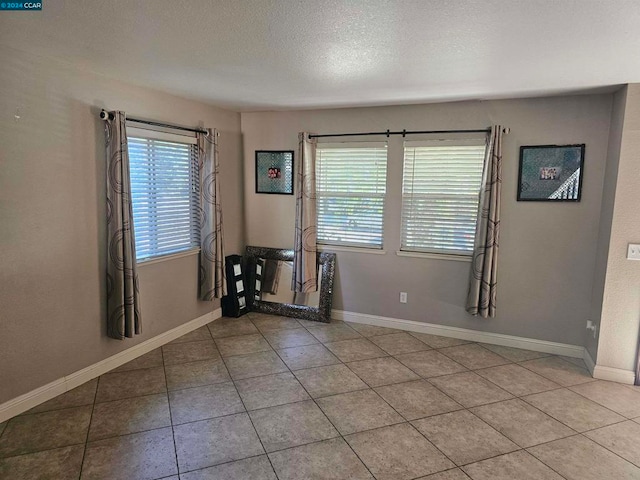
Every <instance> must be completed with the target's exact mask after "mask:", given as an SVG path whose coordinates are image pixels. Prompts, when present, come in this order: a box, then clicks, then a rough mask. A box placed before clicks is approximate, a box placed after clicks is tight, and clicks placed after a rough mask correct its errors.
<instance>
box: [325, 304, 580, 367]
mask: <svg viewBox="0 0 640 480" xmlns="http://www.w3.org/2000/svg"><path fill="white" fill-rule="evenodd" d="M331 318H335V319H336V320H344V321H347V322H354V323H366V324H367V325H376V326H378V327H388V328H397V329H399V330H408V331H411V332H419V333H429V334H431V335H441V336H444V337H452V338H459V339H461V340H469V341H472V342H481V343H489V344H493V345H502V346H504V347H515V348H523V349H525V350H533V351H536V352H544V353H551V354H554V355H564V356H566V357H574V358H583V356H584V351H585V349H584V347H582V346H579V345H569V344H566V343H556V342H547V341H545V340H536V339H534V338H525V337H515V336H512V335H503V334H500V333H491V332H480V331H477V330H469V329H467V328H458V327H449V326H446V325H436V324H433V323H423V322H416V321H413V320H404V319H401V318H390V317H379V316H377V315H369V314H366V313H355V312H346V311H343V310H332V312H331Z"/></svg>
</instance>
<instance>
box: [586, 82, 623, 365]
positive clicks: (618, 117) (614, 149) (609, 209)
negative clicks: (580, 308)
mask: <svg viewBox="0 0 640 480" xmlns="http://www.w3.org/2000/svg"><path fill="white" fill-rule="evenodd" d="M626 102H627V87H626V86H625V87H623V88H621V89H620V90H618V91H617V92H616V93H615V94H614V96H613V105H612V109H611V128H610V130H609V147H608V151H607V166H606V169H605V177H604V187H603V192H602V208H601V213H600V229H599V231H598V249H597V252H596V268H595V272H594V277H593V295H592V299H591V315H590V317H589V319H590V320H593V321H594V322H595V323H596V325H597V326H598V327H597V329H596V335H595V337H594V335H593V333H591V332H587V334H586V337H585V347H586V349H587V351H588V352H589V355H591V358H592V359H593V361H596V360H597V355H598V336H599V334H600V316H601V315H602V301H603V297H604V286H605V280H606V274H607V261H608V259H609V239H610V236H611V221H612V219H613V207H614V202H615V196H616V182H617V181H618V164H619V161H620V145H621V142H622V131H623V127H624V112H625V106H626Z"/></svg>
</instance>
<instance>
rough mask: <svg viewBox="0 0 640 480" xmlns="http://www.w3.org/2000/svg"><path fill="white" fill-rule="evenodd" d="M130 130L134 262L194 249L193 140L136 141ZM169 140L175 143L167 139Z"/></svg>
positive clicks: (196, 205) (196, 243)
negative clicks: (134, 242) (135, 259)
mask: <svg viewBox="0 0 640 480" xmlns="http://www.w3.org/2000/svg"><path fill="white" fill-rule="evenodd" d="M133 130H134V129H129V134H130V136H128V137H127V140H128V142H129V163H130V171H131V195H132V200H133V223H134V228H135V241H136V258H137V260H138V261H140V260H146V259H150V258H152V257H158V256H162V255H168V254H171V253H177V252H180V251H185V250H190V249H194V248H198V247H199V245H200V225H199V214H198V209H199V201H200V200H199V196H200V195H199V181H198V161H197V151H196V146H195V145H194V143H195V138H194V139H190V138H189V137H186V136H185V137H184V140H179V141H174V140H171V141H169V140H166V138H167V137H168V136H167V135H164V134H163V135H157V132H153V131H149V132H148V133H144V131H142V132H143V133H142V134H141V135H140V136H139V135H137V134H131V131H133ZM135 131H136V133H137V131H138V130H135ZM143 135H144V136H143ZM151 136H153V138H149V137H151ZM173 137H178V138H180V137H179V136H177V135H171V136H169V138H173ZM191 140H193V142H191Z"/></svg>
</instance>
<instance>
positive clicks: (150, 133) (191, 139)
mask: <svg viewBox="0 0 640 480" xmlns="http://www.w3.org/2000/svg"><path fill="white" fill-rule="evenodd" d="M131 138H136V139H144V140H151V141H160V142H169V143H176V144H182V145H189V146H190V150H191V151H190V159H191V162H193V163H192V164H191V165H190V170H189V183H190V187H191V193H190V195H189V200H190V204H189V227H188V228H189V243H190V245H189V246H188V247H187V246H184V247H179V248H177V249H176V250H172V251H168V252H165V253H159V254H151V255H147V256H144V257H142V256H140V254H139V250H138V245H136V263H137V264H138V265H150V264H153V263H157V262H162V261H165V260H170V259H175V258H181V257H186V256H190V255H196V254H198V253H199V252H200V238H199V236H200V227H201V225H200V218H199V215H198V208H199V204H198V197H199V189H200V179H199V170H198V158H197V155H198V152H197V146H196V145H197V140H196V137H195V134H188V133H184V132H182V131H176V130H173V129H170V128H168V127H155V126H149V127H148V128H147V127H146V126H145V127H140V126H139V125H138V124H136V126H135V127H134V126H129V124H127V148H128V153H129V175H130V180H131V185H132V189H133V174H132V172H131V166H132V161H131V150H130V146H129V143H130V139H131ZM194 187H195V191H194ZM194 195H195V198H194ZM194 202H195V204H194ZM132 209H133V222H134V234H135V233H136V232H137V229H136V228H135V224H136V214H135V210H136V208H135V201H134V198H133V192H132ZM147 218H149V216H147ZM194 224H195V225H194ZM135 240H136V239H135V235H134V241H135Z"/></svg>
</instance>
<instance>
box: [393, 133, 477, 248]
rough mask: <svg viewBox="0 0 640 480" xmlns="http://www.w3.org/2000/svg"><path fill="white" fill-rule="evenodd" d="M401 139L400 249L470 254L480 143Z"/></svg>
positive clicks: (475, 211) (475, 209)
mask: <svg viewBox="0 0 640 480" xmlns="http://www.w3.org/2000/svg"><path fill="white" fill-rule="evenodd" d="M479 142H481V141H461V140H458V141H455V143H452V142H445V141H439V142H429V143H425V142H406V143H405V147H404V171H403V182H402V245H401V247H400V249H401V250H405V251H414V252H430V253H445V254H454V255H471V253H472V252H473V242H474V237H475V231H476V218H477V215H478V200H479V194H480V185H481V182H482V168H483V163H484V154H485V145H484V141H482V144H480V143H479Z"/></svg>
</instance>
